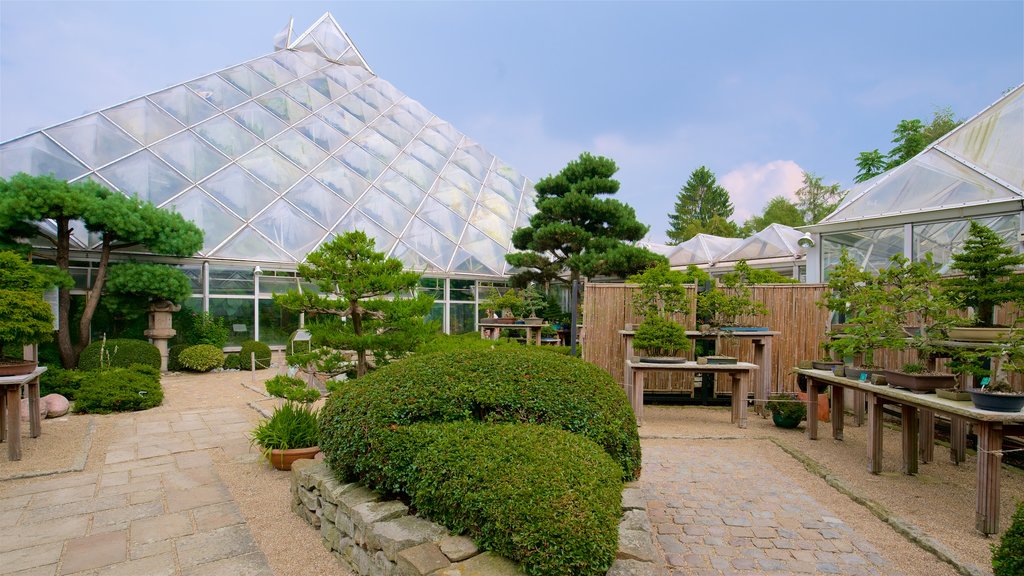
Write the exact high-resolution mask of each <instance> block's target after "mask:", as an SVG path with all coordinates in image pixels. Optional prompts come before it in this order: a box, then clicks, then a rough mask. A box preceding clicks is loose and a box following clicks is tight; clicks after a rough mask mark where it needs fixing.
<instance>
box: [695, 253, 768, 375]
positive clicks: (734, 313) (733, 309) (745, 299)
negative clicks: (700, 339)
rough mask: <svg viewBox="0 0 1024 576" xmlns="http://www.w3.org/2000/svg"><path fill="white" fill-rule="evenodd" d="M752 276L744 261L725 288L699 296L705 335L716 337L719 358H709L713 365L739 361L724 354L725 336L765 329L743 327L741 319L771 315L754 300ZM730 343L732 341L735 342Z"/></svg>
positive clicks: (727, 279) (728, 276)
mask: <svg viewBox="0 0 1024 576" xmlns="http://www.w3.org/2000/svg"><path fill="white" fill-rule="evenodd" d="M750 274H751V268H750V266H749V265H748V264H747V263H746V261H743V260H741V261H739V262H738V263H737V264H736V269H735V271H733V272H730V273H729V274H726V275H724V276H722V278H721V279H720V280H721V283H722V288H719V287H717V286H714V285H712V286H711V287H710V289H708V290H705V291H704V292H701V293H700V294H698V295H697V318H698V321H699V322H701V323H702V327H701V331H702V332H705V333H711V334H714V335H715V352H716V354H715V355H714V356H709V357H708V358H707V360H708V362H709V363H712V364H716V363H718V364H734V363H735V362H736V360H737V359H736V357H734V356H728V355H723V354H722V352H723V348H722V337H723V336H725V337H726V338H730V337H731V336H732V332H733V331H738V330H762V329H763V328H745V327H740V320H741V318H743V317H749V316H761V315H764V314H767V313H768V307H767V306H765V305H764V304H762V303H761V302H755V301H754V299H753V291H752V290H751V288H750V284H751V282H750ZM723 288H724V289H723ZM705 325H706V328H705V327H704V326H705ZM729 341H730V342H731V341H732V340H731V338H730V340H729Z"/></svg>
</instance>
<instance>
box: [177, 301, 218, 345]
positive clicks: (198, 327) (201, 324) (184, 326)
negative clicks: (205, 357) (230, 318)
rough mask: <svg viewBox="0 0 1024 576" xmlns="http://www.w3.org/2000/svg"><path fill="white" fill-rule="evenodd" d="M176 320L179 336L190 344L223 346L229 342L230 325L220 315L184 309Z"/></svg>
mask: <svg viewBox="0 0 1024 576" xmlns="http://www.w3.org/2000/svg"><path fill="white" fill-rule="evenodd" d="M175 320H176V321H177V324H176V325H177V326H178V337H179V338H181V340H182V341H184V342H186V343H188V344H211V345H213V346H216V347H218V348H223V347H224V346H225V345H226V344H227V343H228V336H229V334H228V327H227V326H226V325H225V324H224V318H222V317H220V316H214V315H213V314H210V313H209V312H196V311H194V310H189V309H183V310H181V312H179V313H178V314H177V315H176V316H175Z"/></svg>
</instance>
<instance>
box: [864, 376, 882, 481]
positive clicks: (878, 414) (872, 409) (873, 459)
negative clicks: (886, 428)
mask: <svg viewBox="0 0 1024 576" xmlns="http://www.w3.org/2000/svg"><path fill="white" fill-rule="evenodd" d="M867 400H868V472H871V473H872V474H878V473H880V472H881V471H882V406H883V405H884V404H883V402H882V399H881V398H879V397H877V396H875V395H874V394H873V393H871V392H868V393H867Z"/></svg>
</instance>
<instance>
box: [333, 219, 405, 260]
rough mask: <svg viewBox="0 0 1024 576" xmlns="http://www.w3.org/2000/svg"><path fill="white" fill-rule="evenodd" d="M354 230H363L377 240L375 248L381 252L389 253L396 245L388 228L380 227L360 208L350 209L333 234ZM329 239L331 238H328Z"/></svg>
mask: <svg viewBox="0 0 1024 576" xmlns="http://www.w3.org/2000/svg"><path fill="white" fill-rule="evenodd" d="M352 230H362V231H363V232H366V235H367V236H369V237H370V238H373V239H374V241H375V245H374V248H376V249H377V251H379V252H384V253H385V254H387V253H388V252H390V251H391V247H392V246H394V245H395V240H396V239H395V237H394V236H392V235H391V234H388V232H387V230H385V229H384V228H382V227H380V226H379V225H378V224H377V223H376V222H374V221H373V220H370V219H369V218H367V217H366V215H365V214H363V213H362V212H360V211H359V210H349V213H348V214H346V215H345V217H344V218H342V219H341V222H339V223H338V225H337V226H335V227H334V230H333V231H332V234H344V233H346V232H350V231H352ZM328 240H329V238H328Z"/></svg>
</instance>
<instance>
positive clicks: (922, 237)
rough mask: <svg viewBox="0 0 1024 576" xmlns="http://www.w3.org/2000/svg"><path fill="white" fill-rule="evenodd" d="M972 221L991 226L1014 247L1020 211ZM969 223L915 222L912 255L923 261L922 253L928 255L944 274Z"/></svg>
mask: <svg viewBox="0 0 1024 576" xmlns="http://www.w3.org/2000/svg"><path fill="white" fill-rule="evenodd" d="M974 221H975V222H977V223H978V224H981V225H982V226H986V227H988V228H990V229H992V231H993V232H995V233H996V234H998V235H999V236H1000V237H1001V238H1002V239H1003V242H1004V243H1005V244H1007V245H1008V246H1013V245H1014V244H1015V243H1016V241H1017V234H1018V229H1019V228H1020V215H1019V214H1006V215H1003V216H993V217H991V218H975V219H974ZM969 229H970V222H969V221H967V220H956V221H954V222H936V223H930V224H914V233H913V254H914V260H917V261H921V260H924V256H925V254H931V255H932V257H933V260H932V261H933V262H936V263H937V264H939V265H940V266H941V268H940V271H941V272H943V273H945V272H947V271H948V270H949V265H950V263H951V262H952V260H953V254H955V253H957V252H960V251H962V250H963V245H964V241H966V240H967V233H968V230H969Z"/></svg>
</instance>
